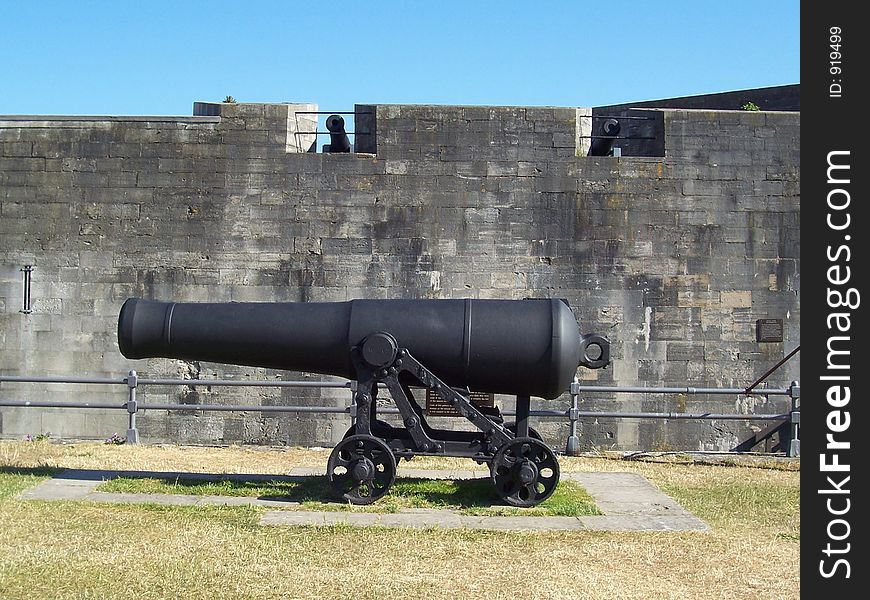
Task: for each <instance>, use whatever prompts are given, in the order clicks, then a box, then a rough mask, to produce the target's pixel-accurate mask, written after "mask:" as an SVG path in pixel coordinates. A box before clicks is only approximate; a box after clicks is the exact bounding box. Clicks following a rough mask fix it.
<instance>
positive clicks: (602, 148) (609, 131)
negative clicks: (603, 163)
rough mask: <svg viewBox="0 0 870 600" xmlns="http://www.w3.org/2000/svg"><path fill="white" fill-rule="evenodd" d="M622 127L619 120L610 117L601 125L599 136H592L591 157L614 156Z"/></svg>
mask: <svg viewBox="0 0 870 600" xmlns="http://www.w3.org/2000/svg"><path fill="white" fill-rule="evenodd" d="M621 130H622V126H621V125H620V124H619V121H618V120H617V119H614V118H612V117H608V118H607V119H605V120H604V122H602V123H601V129H600V134H599V135H594V136H592V144H591V145H590V146H589V156H610V155H611V154H613V144H614V143H615V142H616V140H617V136H619V132H620V131H621Z"/></svg>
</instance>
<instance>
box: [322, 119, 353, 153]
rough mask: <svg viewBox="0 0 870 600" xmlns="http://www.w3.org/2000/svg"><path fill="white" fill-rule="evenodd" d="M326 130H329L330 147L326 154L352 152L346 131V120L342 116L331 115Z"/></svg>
mask: <svg viewBox="0 0 870 600" xmlns="http://www.w3.org/2000/svg"><path fill="white" fill-rule="evenodd" d="M326 129H328V130H329V146H327V147H326V148H324V151H326V152H350V140H349V139H348V137H347V132H346V131H345V130H344V118H343V117H342V116H341V115H329V116H328V117H327V118H326Z"/></svg>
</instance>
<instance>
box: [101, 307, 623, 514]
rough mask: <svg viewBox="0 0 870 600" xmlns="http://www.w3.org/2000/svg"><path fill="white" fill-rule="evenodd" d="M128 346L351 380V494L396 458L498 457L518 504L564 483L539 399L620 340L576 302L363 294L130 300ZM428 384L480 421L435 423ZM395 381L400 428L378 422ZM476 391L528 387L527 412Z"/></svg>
mask: <svg viewBox="0 0 870 600" xmlns="http://www.w3.org/2000/svg"><path fill="white" fill-rule="evenodd" d="M118 346H119V348H120V351H121V353H122V354H123V355H124V356H125V357H127V358H131V359H139V358H151V357H164V358H175V359H183V360H198V361H209V362H217V363H225V364H235V365H248V366H257V367H265V368H274V369H284V370H292V371H307V372H316V373H321V374H324V375H336V376H341V377H346V378H348V379H351V380H353V382H354V384H353V385H352V388H353V389H354V399H353V406H352V414H353V415H354V416H355V422H354V424H353V425H352V426H351V428H350V429H349V430H348V432H347V434H346V435H345V438H344V439H343V440H342V441H341V442H339V443H338V444H337V445H336V446H335V448H333V450H332V453H331V454H330V457H329V460H328V463H327V477H328V479H329V481H330V484H331V486H332V488H333V490H334V491H335V492H336V493H337V495H338V496H340V497H342V498H344V499H345V500H347V501H349V502H351V503H353V504H370V503H372V502H374V501H376V500H378V499H379V498H381V497H383V496H384V495H385V494H386V493H387V492H388V491H389V488H390V486H392V484H393V482H394V481H395V476H396V464H397V460H399V459H401V458H406V459H408V458H411V457H413V456H419V455H425V456H455V457H468V458H472V459H474V460H476V461H478V462H479V463H488V464H489V467H490V472H491V479H492V482H493V483H494V485H495V488H496V491H497V493H498V494H499V496H500V497H501V498H502V499H504V501H505V502H507V503H508V504H511V505H513V506H520V507H525V506H534V505H536V504H538V503H540V502H542V501H544V500H546V499H547V498H548V497H549V496H550V495H551V494H552V493H553V491H554V490H555V488H556V485H557V484H558V481H559V465H558V461H557V458H556V455H555V453H554V452H553V450H552V449H551V448H550V447H549V446H547V445H546V444H544V442H543V441H541V439H540V436H537V435H535V432H534V431H533V430H530V428H529V426H528V416H529V405H530V397H531V396H539V397H542V398H555V397H557V396H559V395H560V394H562V393H563V392H565V391H566V390H567V389H568V387H569V385H570V383H571V381H572V380H573V378H574V376H575V374H576V371H577V368H578V366H584V367H587V368H602V367H605V366H606V365H607V364H608V363H609V360H610V350H609V348H610V345H609V341H608V340H607V339H606V338H604V337H602V336H600V335H597V334H587V335H583V334H581V333H580V329H579V327H578V325H577V321H576V320H575V319H574V315H573V313H572V312H571V309H570V307H569V306H568V305H567V303H566V302H564V301H562V300H557V299H528V300H472V299H460V300H351V301H349V302H279V303H259V302H242V303H236V302H230V303H182V302H158V301H153V300H144V299H137V298H130V299H128V300H127V301H126V302H125V303H124V305H123V307H122V308H121V311H120V314H119V317H118ZM412 387H417V388H420V387H422V388H426V389H427V390H431V393H434V394H437V396H438V397H440V399H442V400H443V401H444V402H446V403H447V404H448V405H449V406H452V407H453V409H455V410H456V412H457V413H458V414H459V415H460V416H462V417H464V418H466V419H467V420H468V421H469V422H470V423H471V424H473V425H474V426H475V428H476V430H475V431H453V430H444V429H436V428H434V427H432V426H431V425H430V424H429V423H428V422H427V420H426V414H425V411H424V410H423V408H422V407H421V406H420V404H419V403H418V402H417V400H416V398H415V397H414V393H413V390H412ZM383 388H385V389H386V390H387V391H388V392H389V394H390V396H392V398H393V400H394V402H395V404H396V407H397V408H398V410H399V413H400V414H401V417H402V425H403V426H401V427H394V426H391V425H389V424H387V423H385V422H384V421H381V420H380V419H378V418H377V417H378V415H377V395H378V390H379V389H383ZM472 392H491V393H500V394H510V395H515V396H516V397H517V420H516V423H514V424H510V423H505V421H504V419H503V418H502V416H501V414H500V411H499V410H498V409H497V408H488V407H483V406H478V405H476V404H475V403H474V402H472V401H471V399H470V398H471V395H472Z"/></svg>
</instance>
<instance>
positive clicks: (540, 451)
mask: <svg viewBox="0 0 870 600" xmlns="http://www.w3.org/2000/svg"><path fill="white" fill-rule="evenodd" d="M490 469H491V471H492V482H493V483H494V484H495V489H496V491H497V492H498V495H499V496H501V497H502V498H503V499H504V501H505V502H507V503H508V504H510V505H511V506H520V507H529V506H535V505H536V504H539V503H541V502H543V501H544V500H546V499H547V498H549V497H550V495H552V493H553V492H554V491H555V489H556V485H558V483H559V462H558V461H557V460H556V455H555V453H554V452H553V451H552V450H551V449H550V447H549V446H547V445H546V444H544V443H543V442H542V441H540V440H537V439H535V438H531V437H524V438H516V439H514V440H511V441H510V442H508V443H507V444H505V445H504V446H502V447H501V448H499V449H498V451H497V452H496V453H495V456H494V457H493V459H492V464H491V466H490Z"/></svg>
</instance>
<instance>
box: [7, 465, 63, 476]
mask: <svg viewBox="0 0 870 600" xmlns="http://www.w3.org/2000/svg"><path fill="white" fill-rule="evenodd" d="M61 471H63V469H55V468H52V467H0V473H2V474H4V475H32V476H34V477H54V476H55V475H57V474H58V473H60V472H61Z"/></svg>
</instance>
